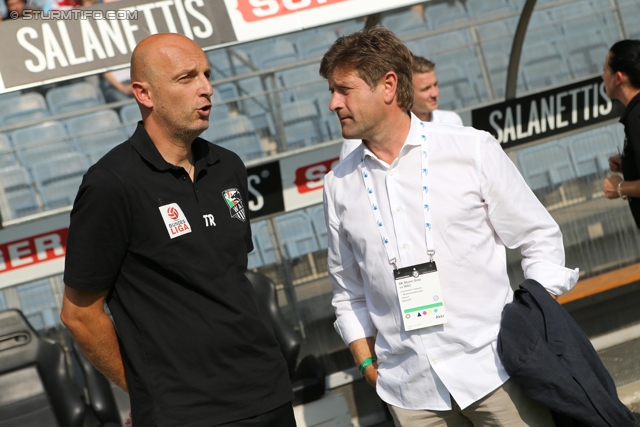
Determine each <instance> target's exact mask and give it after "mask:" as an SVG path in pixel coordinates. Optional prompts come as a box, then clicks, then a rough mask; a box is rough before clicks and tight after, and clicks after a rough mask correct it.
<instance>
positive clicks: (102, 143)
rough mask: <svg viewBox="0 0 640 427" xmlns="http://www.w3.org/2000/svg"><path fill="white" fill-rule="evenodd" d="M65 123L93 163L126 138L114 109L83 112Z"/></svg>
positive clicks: (80, 148) (81, 150) (77, 143)
mask: <svg viewBox="0 0 640 427" xmlns="http://www.w3.org/2000/svg"><path fill="white" fill-rule="evenodd" d="M136 108H137V105H136ZM65 124H66V126H67V130H68V132H69V135H72V136H73V137H74V138H73V140H74V142H75V145H76V147H77V149H78V150H79V151H80V152H82V153H84V154H86V155H88V156H89V158H90V159H91V162H92V163H95V162H96V161H97V160H98V159H100V157H102V156H103V155H104V154H106V153H107V152H108V151H109V150H111V149H112V148H113V147H115V146H116V145H118V144H120V143H121V142H123V141H124V140H125V139H126V136H125V135H124V134H123V133H122V127H121V124H120V118H119V117H118V114H117V113H116V112H115V111H114V110H102V111H96V112H95V113H89V114H83V115H82V116H77V117H73V118H71V119H68V120H67V121H66V122H65Z"/></svg>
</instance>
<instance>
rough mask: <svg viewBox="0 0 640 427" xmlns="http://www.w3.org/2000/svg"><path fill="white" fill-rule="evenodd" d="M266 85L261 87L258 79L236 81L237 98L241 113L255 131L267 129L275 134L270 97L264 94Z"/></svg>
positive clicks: (260, 80)
mask: <svg viewBox="0 0 640 427" xmlns="http://www.w3.org/2000/svg"><path fill="white" fill-rule="evenodd" d="M266 88H268V86H267V83H266V82H265V84H264V85H263V82H262V79H261V78H260V77H251V78H248V79H243V80H239V81H238V89H239V92H240V93H239V96H240V97H242V98H243V99H242V100H241V101H240V105H241V107H242V113H243V114H244V115H246V116H248V117H249V118H250V119H251V122H252V123H253V126H254V128H255V129H267V130H268V131H269V132H270V133H271V134H274V133H275V127H274V125H273V120H272V118H271V114H270V111H271V108H272V107H271V105H272V103H271V99H272V98H271V95H269V94H267V93H266V90H267V89H266Z"/></svg>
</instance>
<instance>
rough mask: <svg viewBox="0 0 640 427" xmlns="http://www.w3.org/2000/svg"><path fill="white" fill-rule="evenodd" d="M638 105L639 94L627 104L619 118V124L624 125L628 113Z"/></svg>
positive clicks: (639, 101)
mask: <svg viewBox="0 0 640 427" xmlns="http://www.w3.org/2000/svg"><path fill="white" fill-rule="evenodd" d="M639 103H640V93H638V94H636V96H634V97H633V98H631V102H629V103H628V104H627V106H626V107H625V109H624V111H623V112H622V115H621V116H620V122H622V123H624V121H625V120H627V116H628V115H629V113H631V110H633V109H634V108H635V107H636V105H638V104H639Z"/></svg>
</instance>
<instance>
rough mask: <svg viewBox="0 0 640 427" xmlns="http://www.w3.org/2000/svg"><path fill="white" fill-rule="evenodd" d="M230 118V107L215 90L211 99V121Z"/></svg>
mask: <svg viewBox="0 0 640 427" xmlns="http://www.w3.org/2000/svg"><path fill="white" fill-rule="evenodd" d="M227 118H229V107H227V104H225V102H224V99H222V96H221V95H220V92H218V91H216V90H214V91H213V96H212V97H211V115H210V116H209V120H222V119H227Z"/></svg>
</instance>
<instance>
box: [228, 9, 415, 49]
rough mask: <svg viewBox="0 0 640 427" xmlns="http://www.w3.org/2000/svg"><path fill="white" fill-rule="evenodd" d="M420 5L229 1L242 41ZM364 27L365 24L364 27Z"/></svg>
mask: <svg viewBox="0 0 640 427" xmlns="http://www.w3.org/2000/svg"><path fill="white" fill-rule="evenodd" d="M416 3H420V2H418V1H416V0H393V1H390V0H225V4H226V5H227V13H228V14H229V18H230V19H231V23H232V25H233V29H234V31H235V33H236V37H237V39H238V41H239V42H245V41H249V40H255V39H260V38H264V37H272V36H276V35H279V34H284V33H290V32H293V31H299V30H304V29H306V28H312V27H317V26H321V25H326V24H330V23H332V22H336V21H343V20H347V19H352V18H357V17H360V16H367V15H370V14H372V13H377V12H382V11H385V10H391V9H397V8H400V7H403V6H408V5H412V4H416ZM363 26H364V24H363Z"/></svg>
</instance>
